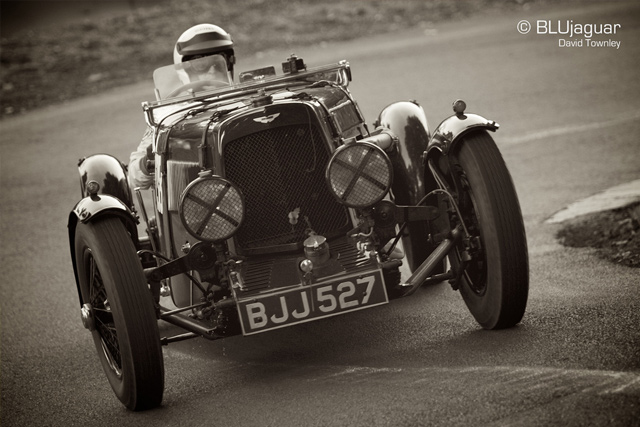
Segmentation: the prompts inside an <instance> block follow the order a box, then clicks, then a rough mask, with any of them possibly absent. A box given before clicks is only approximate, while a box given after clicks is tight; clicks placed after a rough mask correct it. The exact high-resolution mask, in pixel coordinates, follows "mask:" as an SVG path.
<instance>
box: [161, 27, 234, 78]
mask: <svg viewBox="0 0 640 427" xmlns="http://www.w3.org/2000/svg"><path fill="white" fill-rule="evenodd" d="M214 54H222V55H223V56H224V57H225V59H226V60H227V69H228V71H229V72H230V73H231V75H233V64H234V63H235V62H236V61H235V55H234V53H233V40H231V36H230V35H229V33H227V32H226V31H225V30H223V29H222V28H220V27H218V26H217V25H212V24H199V25H195V26H193V27H191V28H189V29H188V30H187V31H185V32H184V33H182V35H181V36H180V37H179V38H178V41H177V42H176V45H175V47H174V49H173V62H174V64H179V63H181V62H184V61H188V60H190V59H191V58H192V57H194V56H209V55H214Z"/></svg>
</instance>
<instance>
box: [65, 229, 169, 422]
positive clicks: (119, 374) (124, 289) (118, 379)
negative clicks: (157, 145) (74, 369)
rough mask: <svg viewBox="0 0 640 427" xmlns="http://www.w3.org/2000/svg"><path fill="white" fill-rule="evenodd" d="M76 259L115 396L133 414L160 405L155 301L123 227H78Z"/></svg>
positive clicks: (83, 295)
mask: <svg viewBox="0 0 640 427" xmlns="http://www.w3.org/2000/svg"><path fill="white" fill-rule="evenodd" d="M75 256H76V265H77V273H78V281H79V285H80V293H81V298H82V302H83V304H91V306H92V308H93V309H92V312H93V319H94V324H95V328H93V329H94V330H93V331H92V335H93V340H94V343H95V346H96V350H97V351H98V357H99V358H100V362H101V363H102V367H103V369H104V371H105V374H106V375H107V378H108V380H109V383H110V384H111V387H112V388H113V391H114V392H115V394H116V396H117V397H118V399H120V401H121V402H122V403H123V404H124V405H125V406H126V407H127V408H129V409H131V410H134V411H139V410H145V409H150V408H153V407H156V406H158V405H160V403H161V402H162V394H163V391H164V363H163V359H162V347H161V345H160V336H159V332H158V323H157V320H156V315H155V309H154V306H153V298H152V296H151V293H150V291H149V289H148V286H147V283H146V279H145V276H144V273H143V272H142V266H141V264H140V260H139V259H138V256H137V255H136V251H135V248H134V245H133V242H132V241H131V238H130V237H129V234H128V233H127V231H126V229H125V227H124V225H123V224H122V222H121V221H120V220H119V219H117V218H113V217H111V218H105V219H97V220H94V221H93V222H90V223H87V224H83V223H81V222H79V223H78V225H77V227H76V235H75Z"/></svg>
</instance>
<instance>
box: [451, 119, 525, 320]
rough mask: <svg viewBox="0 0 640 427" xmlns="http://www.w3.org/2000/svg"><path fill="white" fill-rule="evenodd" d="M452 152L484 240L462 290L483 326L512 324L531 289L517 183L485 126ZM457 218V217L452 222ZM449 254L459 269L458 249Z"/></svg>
mask: <svg viewBox="0 0 640 427" xmlns="http://www.w3.org/2000/svg"><path fill="white" fill-rule="evenodd" d="M453 157H454V159H453V163H454V166H453V173H456V174H457V178H458V182H459V187H461V188H462V191H461V193H462V194H459V197H458V204H459V208H460V211H461V215H462V217H463V219H464V223H465V225H466V226H467V228H468V230H469V233H470V234H471V236H472V240H474V239H475V241H476V242H478V243H479V244H477V245H476V248H475V249H474V250H472V253H471V255H472V260H471V261H470V263H469V264H468V266H467V268H466V270H465V272H464V273H463V275H462V278H461V282H460V283H459V289H460V293H461V294H462V298H463V299H464V301H465V303H466V305H467V307H468V308H469V310H470V311H471V314H472V315H473V316H474V317H475V319H476V320H477V322H478V323H479V324H480V325H481V326H482V327H483V328H485V329H502V328H509V327H512V326H514V325H516V324H517V323H519V322H520V321H521V320H522V317H523V316H524V312H525V308H526V305H527V298H528V293H529V260H528V252H527V240H526V236H525V230H524V223H523V220H522V213H521V211H520V204H519V202H518V196H517V194H516V191H515V187H514V185H513V182H512V180H511V176H510V174H509V171H508V170H507V167H506V165H505V163H504V160H503V158H502V155H501V154H500V151H499V150H498V147H497V146H496V144H495V142H494V141H493V139H492V138H491V136H489V135H488V134H487V132H485V131H481V132H473V133H470V134H467V135H464V136H463V140H462V141H460V144H459V145H458V146H457V147H456V152H455V154H454V156H453ZM456 221H457V222H458V223H459V220H456V219H455V218H452V227H454V226H455V225H456ZM449 259H450V261H451V264H452V265H453V266H454V271H456V270H457V267H458V266H459V265H460V252H459V250H457V249H456V251H454V253H453V256H451V255H450V257H449Z"/></svg>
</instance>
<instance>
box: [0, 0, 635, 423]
mask: <svg viewBox="0 0 640 427" xmlns="http://www.w3.org/2000/svg"><path fill="white" fill-rule="evenodd" d="M521 20H529V21H530V22H531V23H534V30H533V31H532V32H530V33H529V34H520V33H519V32H518V31H517V24H518V22H519V21H521ZM537 20H552V22H553V23H554V25H557V21H558V20H561V22H562V23H563V25H564V26H565V27H566V22H567V21H568V20H573V22H574V23H583V24H586V23H593V24H620V25H621V27H620V28H619V29H618V31H617V33H616V34H611V35H598V36H593V37H592V39H593V40H609V39H611V40H615V41H621V45H620V48H619V49H616V48H615V47H587V46H583V47H571V48H566V47H564V48H563V47H560V46H559V43H560V42H559V39H560V38H562V37H563V36H561V35H550V34H546V35H543V34H537V33H536V31H537V30H536V28H535V25H536V24H535V23H536V22H537ZM583 38H584V37H583V36H582V35H577V36H574V37H573V38H571V40H576V41H577V40H579V39H583ZM639 40H640V5H639V4H638V3H617V2H616V3H611V4H609V3H605V4H589V5H587V6H582V7H580V8H574V9H571V8H566V9H563V8H558V7H556V8H553V9H536V8H533V9H529V10H526V11H525V10H523V11H522V12H519V13H516V14H510V15H506V16H505V15H501V14H500V13H499V11H494V12H492V13H489V14H487V15H486V16H483V17H481V18H480V17H479V18H474V19H471V20H466V21H464V22H460V23H456V24H455V25H448V26H443V25H437V24H434V25H433V26H430V27H429V28H426V29H420V30H416V31H413V32H408V33H403V34H397V35H393V36H380V37H376V38H372V39H367V40H358V41H356V42H350V43H346V44H341V45H336V46H328V47H325V48H324V49H313V50H310V51H308V52H303V51H299V52H296V53H297V54H299V55H300V56H303V57H305V59H306V61H307V63H309V64H320V63H322V62H329V61H334V60H338V59H342V58H346V59H348V60H349V61H350V62H351V64H352V68H353V73H354V82H353V84H352V86H351V89H352V91H353V93H354V94H355V96H356V98H357V99H358V100H359V104H360V106H361V107H362V109H363V110H364V113H365V116H366V117H367V119H368V121H370V122H372V121H373V120H374V119H375V117H376V115H377V113H378V111H380V110H381V109H382V108H383V107H384V106H385V105H386V104H388V103H390V102H392V101H395V100H400V99H416V100H418V101H419V102H420V103H421V104H422V105H423V106H424V108H425V110H426V112H427V117H428V118H429V120H430V125H431V128H432V129H433V128H435V126H436V125H437V123H438V122H439V121H440V120H442V119H444V118H445V117H446V116H447V115H449V114H450V105H451V102H452V101H453V100H454V99H456V98H462V99H464V100H465V101H466V102H467V105H468V106H469V108H468V111H471V112H476V113H479V114H482V115H484V116H486V117H489V118H492V119H494V120H496V121H498V122H499V123H500V124H501V125H502V127H501V129H500V130H499V131H498V132H497V133H496V135H495V138H496V140H497V141H498V144H499V146H500V147H501V150H502V152H503V155H504V157H505V159H506V161H507V164H508V166H509V168H510V170H511V173H512V175H513V178H514V181H515V183H516V187H517V190H518V192H519V195H520V201H521V206H522V209H523V213H524V217H525V223H526V228H527V237H528V245H529V252H530V263H531V271H530V275H531V291H530V298H529V304H528V307H527V312H526V314H525V318H524V320H523V322H522V323H521V325H519V326H517V327H515V328H512V329H509V330H504V331H493V332H489V331H483V330H481V329H480V328H479V326H478V325H477V324H476V323H475V322H474V320H473V318H472V317H471V315H470V314H469V313H468V312H467V310H466V308H465V306H464V304H463V302H462V299H461V298H460V295H458V294H457V293H456V292H454V291H452V290H451V289H450V287H449V286H448V285H447V284H446V283H444V284H439V285H435V286H430V287H427V288H424V289H421V290H420V291H419V292H417V293H416V295H414V296H413V297H411V298H407V299H404V300H400V301H394V302H392V303H391V304H389V305H386V306H383V307H378V308H374V309H371V310H365V311H361V312H357V313H355V314H352V315H347V316H340V317H337V318H331V319H328V320H324V321H320V322H314V323H308V324H303V325H301V326H297V327H293V328H288V329H282V330H278V331H274V332H271V333H268V334H262V335H257V336H253V337H246V338H245V337H234V338H230V339H226V340H222V341H217V342H209V341H206V340H204V339H198V340H191V341H185V342H181V343H177V344H172V345H170V346H169V347H166V348H165V350H164V356H165V370H166V389H165V397H164V403H163V406H162V407H161V408H158V409H157V410H152V411H148V412H145V413H131V412H128V411H126V410H125V409H124V408H123V407H122V406H121V405H120V403H119V402H118V401H117V399H116V398H115V397H114V396H113V394H112V392H111V389H110V388H109V385H108V383H107V381H106V378H105V377H104V374H103V372H102V370H101V367H100V365H99V362H98V358H97V357H96V354H95V350H94V347H93V343H92V340H91V338H90V335H89V333H87V332H86V331H85V330H84V329H83V327H82V325H81V322H80V313H79V307H78V300H77V296H76V294H75V285H74V283H73V273H72V268H71V263H70V257H69V249H68V239H67V231H66V222H67V217H68V214H69V211H70V210H71V208H72V207H73V205H74V204H75V203H76V201H77V200H78V198H79V196H80V192H79V187H78V175H77V171H76V161H77V159H78V158H79V157H82V156H85V155H88V154H90V153H94V152H109V153H111V154H114V155H116V156H118V157H119V158H121V159H123V160H124V159H126V158H127V157H128V154H129V152H130V151H131V150H132V149H133V148H134V147H135V146H136V145H137V141H138V140H139V137H140V135H142V132H143V130H144V123H143V121H142V115H141V113H140V109H139V102H140V101H141V100H144V99H145V98H146V97H148V96H147V94H151V87H150V86H149V85H148V84H144V85H136V86H132V87H128V88H124V89H120V90H115V91H112V92H110V93H107V94H104V95H102V96H100V97H95V98H91V99H83V100H79V101H77V102H73V103H69V104H65V105H62V106H59V107H55V108H49V109H44V110H41V111H37V112H33V113H30V114H28V115H26V116H22V117H16V118H12V119H9V120H4V121H2V122H0V129H1V132H0V149H1V154H0V161H1V168H0V186H1V187H0V188H1V192H0V213H1V221H2V234H1V243H2V244H1V245H0V253H1V255H2V262H1V263H0V277H2V281H1V285H0V307H1V318H0V320H1V328H2V330H1V348H0V349H1V353H0V357H1V376H0V394H1V415H0V417H1V418H0V423H1V424H2V425H3V426H15V425H20V426H37V425H53V426H58V425H65V426H70V425H105V426H113V425H119V426H128V425H135V426H157V425H178V424H180V425H220V426H294V425H295V426H297V425H303V426H330V425H344V426H374V425H380V426H418V425H444V426H452V425H474V426H475V425H498V426H507V425H509V426H510V425H514V426H528V425H536V426H537V425H576V426H577V425H580V426H582V425H621V426H631V425H640V421H639V420H640V328H639V327H640V289H639V287H640V274H638V270H637V269H630V268H625V267H621V266H616V265H613V264H610V263H607V262H605V261H602V260H600V259H598V258H597V257H595V256H594V254H593V252H592V251H590V250H585V249H569V248H564V247H562V246H560V245H559V244H558V243H557V242H556V240H555V238H554V233H555V232H556V230H557V229H558V227H560V226H561V225H558V224H545V223H544V220H545V219H546V218H548V217H549V216H551V215H552V214H553V213H554V212H556V211H558V210H560V209H562V208H563V207H564V206H566V205H568V204H570V203H571V202H574V201H576V200H578V199H580V198H583V197H586V196H589V195H591V194H594V193H596V192H599V191H601V190H604V189H606V188H608V187H611V186H614V185H618V184H621V183H624V182H628V181H632V180H634V179H638V178H640V149H639V148H640V147H639V146H640V141H639V138H638V134H639V133H640V121H639V120H638V119H640V97H638V95H639V93H640V91H639V90H638V89H639V87H640V82H639V79H638V77H637V74H638V69H639V67H640V43H639V42H638V41H639ZM288 53H290V52H274V56H273V57H271V56H269V59H268V60H267V59H265V60H263V61H262V63H261V64H257V63H258V60H257V59H255V58H253V59H249V60H246V61H245V62H242V61H241V62H240V64H239V67H240V68H245V69H248V68H251V67H252V66H253V65H264V62H273V63H276V64H277V63H279V62H281V61H282V60H283V59H284V58H285V55H287V54H288ZM241 59H242V58H241ZM166 328H167V327H166V326H164V325H163V326H162V330H163V331H164V330H166Z"/></svg>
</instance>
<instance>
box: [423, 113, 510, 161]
mask: <svg viewBox="0 0 640 427" xmlns="http://www.w3.org/2000/svg"><path fill="white" fill-rule="evenodd" d="M498 128H500V125H499V124H498V123H496V122H495V121H493V120H489V119H485V118H484V117H482V116H479V115H477V114H456V115H453V116H450V117H448V118H446V119H444V120H443V121H442V123H440V125H439V126H438V128H437V129H436V130H435V131H434V132H433V136H432V137H431V140H430V141H429V144H428V145H427V157H429V156H432V155H433V154H434V151H437V152H438V153H440V154H444V155H446V154H448V153H449V152H450V151H452V150H453V149H454V148H455V146H456V144H457V143H458V141H460V137H461V136H462V135H464V134H465V133H467V132H469V131H471V130H477V129H487V130H490V131H493V132H495V131H496V130H498Z"/></svg>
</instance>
